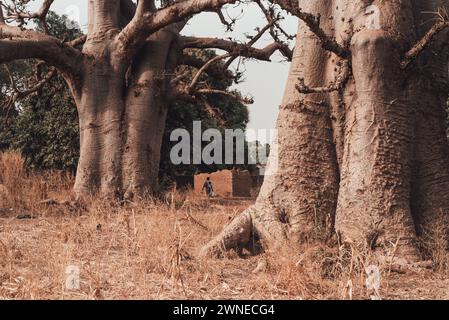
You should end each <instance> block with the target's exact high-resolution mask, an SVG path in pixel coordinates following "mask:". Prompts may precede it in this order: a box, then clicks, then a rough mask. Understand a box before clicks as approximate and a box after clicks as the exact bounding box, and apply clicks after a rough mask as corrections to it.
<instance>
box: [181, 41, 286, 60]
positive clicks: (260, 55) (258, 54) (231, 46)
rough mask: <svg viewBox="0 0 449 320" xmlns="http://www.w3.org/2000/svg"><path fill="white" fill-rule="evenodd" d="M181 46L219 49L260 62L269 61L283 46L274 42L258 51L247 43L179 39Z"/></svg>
mask: <svg viewBox="0 0 449 320" xmlns="http://www.w3.org/2000/svg"><path fill="white" fill-rule="evenodd" d="M181 46H182V47H183V48H196V49H212V48H214V49H221V50H224V51H226V52H228V53H229V54H230V55H231V56H236V57H237V56H242V57H246V58H254V59H258V60H262V61H271V60H270V57H271V56H272V55H273V53H274V52H276V50H280V49H282V48H283V47H284V46H285V45H284V44H281V43H277V42H275V43H272V44H270V45H267V46H266V47H265V48H263V49H258V48H254V47H252V46H251V45H249V44H248V43H237V42H234V41H231V40H224V39H219V38H197V37H181Z"/></svg>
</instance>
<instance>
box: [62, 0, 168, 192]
mask: <svg viewBox="0 0 449 320" xmlns="http://www.w3.org/2000/svg"><path fill="white" fill-rule="evenodd" d="M89 5H90V9H89V12H90V13H92V14H93V12H96V15H95V17H91V18H90V21H93V23H92V24H91V25H89V32H88V37H87V40H86V43H85V45H84V48H83V53H84V54H85V55H88V56H90V58H89V59H87V61H86V63H85V65H84V66H82V67H84V69H85V71H84V78H83V79H82V80H81V81H80V83H81V84H80V85H79V84H78V83H76V82H71V81H70V79H68V82H69V84H71V87H72V92H74V96H75V101H76V103H77V106H78V111H79V119H80V145H81V149H80V159H79V164H78V170H77V175H76V182H75V187H74V189H75V192H76V194H77V195H80V196H81V195H84V194H89V193H93V192H97V191H99V192H100V193H101V194H103V195H108V196H113V197H121V196H123V195H125V196H126V197H131V196H132V195H134V194H136V193H137V194H139V195H141V194H143V193H145V192H153V191H155V190H156V189H157V181H158V171H159V160H160V149H161V143H162V137H163V130H164V127H165V121H166V115H167V102H166V101H165V96H164V94H165V92H166V81H167V79H168V77H169V74H170V64H171V61H170V59H169V58H170V54H171V49H172V47H171V46H172V43H173V41H174V39H175V37H176V32H172V31H168V30H162V31H159V32H157V33H155V34H153V35H152V36H151V37H150V38H149V39H147V41H146V43H145V45H144V46H143V47H142V48H141V49H140V50H139V53H138V54H137V56H135V57H134V59H133V60H132V61H131V66H130V67H128V64H127V63H126V61H125V62H124V61H123V59H118V58H117V56H116V54H115V52H116V51H117V48H115V47H114V45H115V44H114V42H113V41H112V39H114V37H115V36H116V34H117V32H118V29H117V28H115V27H114V26H118V25H119V18H118V10H119V7H120V6H119V1H111V2H104V1H99V2H90V3H89ZM95 6H97V7H95ZM98 6H104V8H103V7H101V8H98ZM75 83H76V84H75ZM77 85H79V87H76V86H77Z"/></svg>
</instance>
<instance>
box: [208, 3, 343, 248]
mask: <svg viewBox="0 0 449 320" xmlns="http://www.w3.org/2000/svg"><path fill="white" fill-rule="evenodd" d="M303 3H304V6H303V9H304V11H307V12H311V13H314V14H317V13H321V15H322V16H327V15H329V14H330V11H329V10H331V7H330V6H328V5H327V4H326V3H327V1H303ZM328 27H329V29H330V26H328ZM328 59H329V56H328V54H327V53H326V52H324V50H323V49H322V48H321V45H320V43H319V42H318V41H317V39H316V38H315V37H314V35H313V34H312V33H311V32H310V30H308V28H307V26H305V25H302V24H301V25H300V27H299V29H298V35H297V46H296V48H295V51H294V56H293V60H292V64H291V68H290V76H289V79H288V82H287V87H286V89H285V94H284V99H283V102H282V106H281V108H280V112H279V117H278V120H277V130H278V133H277V139H276V140H277V141H276V142H275V145H274V147H273V148H272V150H271V153H270V158H269V161H268V169H267V173H266V177H265V180H264V183H263V186H262V188H261V191H260V194H259V197H258V199H257V201H256V204H255V205H254V206H253V207H252V208H250V209H248V210H247V211H246V212H244V213H243V214H242V216H240V217H238V218H237V219H236V220H234V221H233V222H232V223H231V224H230V226H229V227H227V228H225V230H224V231H223V232H222V233H221V234H220V235H219V236H218V237H217V238H216V239H214V240H213V241H212V242H210V243H209V244H208V245H207V246H206V247H204V248H203V252H202V253H203V254H217V253H219V252H221V251H222V250H226V249H230V248H233V247H238V246H241V247H251V241H252V240H253V239H260V240H262V242H263V243H265V244H266V245H268V246H270V245H274V246H277V245H278V244H280V245H282V244H283V243H284V242H285V241H286V240H289V239H291V240H293V241H304V240H307V239H310V238H323V237H326V236H328V235H329V232H330V231H331V230H332V228H333V215H332V213H333V212H334V211H335V207H336V200H337V191H338V166H337V159H336V154H335V148H334V143H333V137H332V128H331V117H330V111H329V108H328V107H327V106H328V102H327V99H326V97H325V96H324V95H323V94H314V95H308V96H306V95H302V94H300V93H298V91H297V90H296V88H295V83H296V80H297V79H298V77H301V78H304V79H305V81H306V82H307V84H310V85H312V86H323V85H325V83H326V81H328V80H329V79H328V76H327V75H328V74H331V72H329V70H328V65H327V60H328Z"/></svg>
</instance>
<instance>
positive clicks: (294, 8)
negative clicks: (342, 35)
mask: <svg viewBox="0 0 449 320" xmlns="http://www.w3.org/2000/svg"><path fill="white" fill-rule="evenodd" d="M270 2H272V3H274V4H277V5H279V6H280V7H281V8H282V9H284V10H286V11H288V12H290V13H291V14H293V15H294V16H297V17H298V18H299V19H301V20H302V21H304V22H305V23H306V25H307V26H308V27H309V29H310V31H312V33H314V34H315V35H316V36H317V37H318V38H319V39H320V41H321V46H322V47H323V48H324V49H325V50H327V51H330V52H333V53H335V54H336V55H337V56H339V57H340V58H342V59H348V58H349V57H350V55H351V52H350V51H349V49H346V48H344V47H343V46H341V45H340V44H339V43H338V42H337V41H336V40H335V39H334V38H331V37H330V36H328V35H327V34H326V32H324V30H323V29H322V28H321V26H320V24H321V17H320V16H319V15H318V16H315V15H313V14H311V13H306V12H303V11H302V9H301V8H300V7H299V3H298V1H293V0H270Z"/></svg>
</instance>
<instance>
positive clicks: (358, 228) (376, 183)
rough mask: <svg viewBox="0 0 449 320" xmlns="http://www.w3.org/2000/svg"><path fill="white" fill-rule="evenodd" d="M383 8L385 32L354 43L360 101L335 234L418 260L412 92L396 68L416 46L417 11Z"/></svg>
mask: <svg viewBox="0 0 449 320" xmlns="http://www.w3.org/2000/svg"><path fill="white" fill-rule="evenodd" d="M379 9H381V12H382V14H381V16H380V17H379V18H380V19H379V24H380V26H382V29H365V30H361V31H359V32H357V33H356V34H354V36H353V37H352V41H351V52H352V66H353V67H352V69H353V77H354V83H355V96H356V97H355V99H354V101H353V103H352V104H351V105H350V106H349V108H348V110H347V112H346V128H345V147H344V152H343V163H342V168H341V183H340V190H339V199H338V206H337V212H336V230H337V232H339V233H340V234H341V236H342V237H343V240H344V241H352V240H356V241H357V240H358V241H360V240H362V239H363V240H365V241H366V242H367V244H368V245H370V246H372V247H374V246H377V245H382V244H387V243H390V242H391V243H397V244H398V249H399V250H400V251H401V252H400V253H403V254H404V256H411V257H413V259H414V258H415V257H417V252H416V246H415V243H414V241H415V240H416V239H415V238H416V234H415V230H414V224H413V219H412V215H411V209H410V182H411V165H412V151H413V149H412V145H413V138H414V128H413V119H414V110H413V106H414V103H413V101H411V98H412V97H411V95H410V93H411V92H412V91H411V89H414V88H412V87H411V86H410V84H409V83H408V82H407V80H406V77H407V74H406V73H405V72H404V71H403V70H401V69H400V64H399V63H398V61H400V59H401V53H402V52H405V51H406V50H407V48H408V46H410V44H412V43H413V42H414V41H415V40H416V38H415V35H414V33H412V31H413V29H412V28H410V26H411V25H413V23H414V20H413V10H412V6H411V2H410V1H409V0H405V1H388V2H385V3H383V4H379ZM362 23H363V22H359V21H358V19H356V20H355V24H356V25H357V24H359V25H362ZM390 30H391V31H390Z"/></svg>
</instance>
